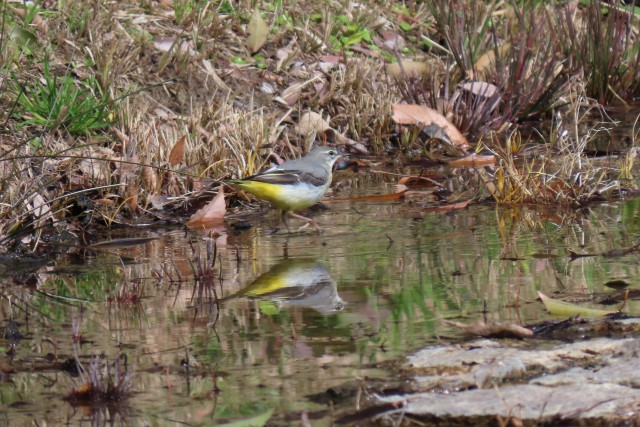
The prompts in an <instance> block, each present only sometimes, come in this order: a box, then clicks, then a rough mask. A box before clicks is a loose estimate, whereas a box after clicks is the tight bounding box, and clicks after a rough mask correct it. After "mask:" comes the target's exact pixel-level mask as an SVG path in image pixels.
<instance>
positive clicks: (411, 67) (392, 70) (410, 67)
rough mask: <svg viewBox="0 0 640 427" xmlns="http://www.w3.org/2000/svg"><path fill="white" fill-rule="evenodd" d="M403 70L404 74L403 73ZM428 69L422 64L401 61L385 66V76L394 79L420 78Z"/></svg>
mask: <svg viewBox="0 0 640 427" xmlns="http://www.w3.org/2000/svg"><path fill="white" fill-rule="evenodd" d="M403 70H404V72H403ZM428 71H429V67H428V66H427V64H425V63H424V62H417V61H409V60H406V61H402V62H394V63H392V64H389V65H387V74H389V75H390V76H391V77H393V78H395V79H402V78H404V77H405V76H407V77H409V78H415V77H418V78H420V77H422V76H424V75H426V74H427V72H428Z"/></svg>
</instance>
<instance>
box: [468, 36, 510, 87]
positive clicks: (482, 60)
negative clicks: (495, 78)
mask: <svg viewBox="0 0 640 427" xmlns="http://www.w3.org/2000/svg"><path fill="white" fill-rule="evenodd" d="M510 48H511V45H510V44H509V43H505V44H503V45H500V46H498V48H497V49H491V50H489V51H488V52H486V53H485V54H484V55H481V56H480V57H479V58H478V59H477V60H476V63H475V64H473V72H474V76H475V77H476V78H479V77H481V76H482V74H484V73H486V72H487V71H489V69H490V68H491V67H492V66H495V63H496V51H497V52H498V55H499V56H504V55H506V54H507V52H509V49H510Z"/></svg>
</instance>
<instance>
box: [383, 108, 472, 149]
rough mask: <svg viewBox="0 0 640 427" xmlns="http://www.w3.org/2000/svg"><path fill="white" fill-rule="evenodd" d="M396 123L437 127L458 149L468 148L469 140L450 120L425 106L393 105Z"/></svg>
mask: <svg viewBox="0 0 640 427" xmlns="http://www.w3.org/2000/svg"><path fill="white" fill-rule="evenodd" d="M392 108H393V116H392V117H391V118H392V120H393V121H394V122H396V123H397V124H401V125H423V126H435V127H437V128H440V129H442V131H443V132H444V133H445V134H446V136H447V137H448V139H449V140H450V141H451V143H452V144H453V145H454V146H456V147H458V148H468V147H469V142H467V138H465V137H464V135H462V133H461V132H460V131H459V130H458V128H456V127H455V126H454V125H453V124H452V123H451V122H450V121H449V120H447V119H446V117H444V116H443V115H442V114H440V113H438V112H437V111H436V110H434V109H432V108H429V107H427V106H425V105H415V104H392Z"/></svg>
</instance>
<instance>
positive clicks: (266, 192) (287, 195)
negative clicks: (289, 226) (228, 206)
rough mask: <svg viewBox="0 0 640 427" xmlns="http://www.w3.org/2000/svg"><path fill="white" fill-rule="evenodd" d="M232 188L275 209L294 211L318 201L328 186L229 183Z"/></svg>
mask: <svg viewBox="0 0 640 427" xmlns="http://www.w3.org/2000/svg"><path fill="white" fill-rule="evenodd" d="M230 184H231V185H233V186H234V187H236V188H238V189H241V190H244V191H247V192H249V193H251V194H253V195H254V196H256V197H257V198H259V199H262V200H266V201H268V202H269V203H271V204H272V205H273V206H274V207H275V208H278V209H282V210H286V211H295V210H299V209H305V208H308V207H309V206H311V205H314V204H316V203H318V202H319V201H320V199H321V198H322V195H323V194H324V192H325V191H326V189H327V187H328V186H329V185H328V184H327V185H325V186H320V187H316V186H314V185H310V184H305V183H297V184H291V185H289V184H269V183H266V182H260V181H250V180H246V181H231V182H230Z"/></svg>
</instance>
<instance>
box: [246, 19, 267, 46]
mask: <svg viewBox="0 0 640 427" xmlns="http://www.w3.org/2000/svg"><path fill="white" fill-rule="evenodd" d="M247 31H248V32H249V37H247V48H248V49H249V52H251V53H252V54H254V53H256V52H257V51H259V50H260V48H261V47H262V46H263V45H264V44H265V43H266V42H267V36H268V35H269V26H268V25H267V23H266V22H264V19H262V16H261V15H260V11H258V10H256V11H255V12H253V15H252V16H251V20H250V21H249V26H248V27H247Z"/></svg>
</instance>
